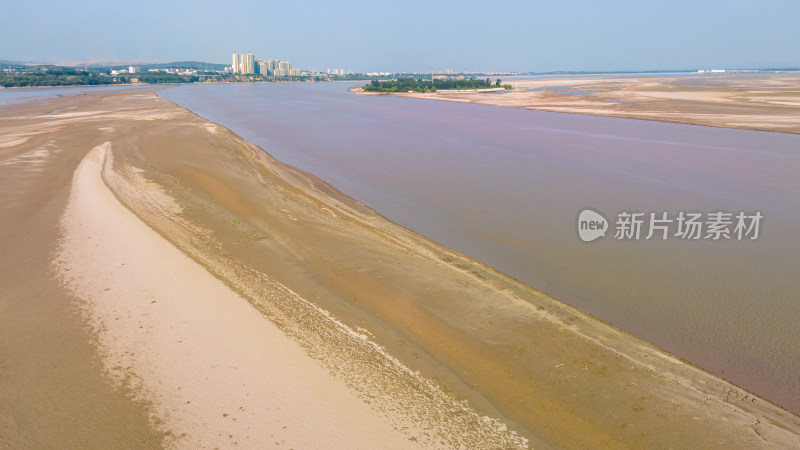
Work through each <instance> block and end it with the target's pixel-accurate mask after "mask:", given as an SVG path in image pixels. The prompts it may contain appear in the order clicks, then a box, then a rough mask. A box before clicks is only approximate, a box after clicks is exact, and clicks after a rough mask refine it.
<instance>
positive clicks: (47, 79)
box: [0, 69, 126, 87]
mask: <svg viewBox="0 0 800 450" xmlns="http://www.w3.org/2000/svg"><path fill="white" fill-rule="evenodd" d="M124 82H126V80H119V79H115V78H110V77H106V76H103V75H101V74H100V73H97V72H86V71H83V70H74V69H54V70H46V71H31V72H19V73H13V74H0V86H4V87H27V86H75V85H79V86H81V85H99V84H112V83H124Z"/></svg>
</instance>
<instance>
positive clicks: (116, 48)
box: [0, 0, 800, 72]
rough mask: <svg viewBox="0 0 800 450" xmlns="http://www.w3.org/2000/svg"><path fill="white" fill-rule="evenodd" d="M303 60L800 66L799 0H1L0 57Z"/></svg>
mask: <svg viewBox="0 0 800 450" xmlns="http://www.w3.org/2000/svg"><path fill="white" fill-rule="evenodd" d="M234 50H239V51H242V50H245V51H252V52H253V53H254V54H255V55H256V56H262V57H277V58H281V59H289V60H291V61H293V62H294V65H295V66H296V67H300V68H302V69H321V70H324V69H327V68H343V69H345V70H353V71H364V72H366V71H430V70H442V69H453V70H456V71H461V70H495V71H526V72H527V71H537V72H540V71H552V70H657V69H696V68H751V67H752V68H757V67H799V66H800V1H797V0H785V1H782V0H775V1H770V0H761V1H747V0H738V1H737V0H730V1H716V2H703V1H699V0H695V1H690V0H672V1H659V2H655V1H648V0H640V1H605V2H601V1H552V2H542V1H532V0H529V1H515V0H510V1H485V0H484V1H473V0H461V1H435V0H429V1H417V0H401V1H379V0H370V1H361V0H355V1H347V2H331V1H317V0H307V1H296V0H283V1H280V2H273V1H247V0H238V1H237V0H228V1H224V0H222V1H221V0H216V1H205V0H193V1H183V0H160V1H154V0H136V1H117V0H107V1H81V0H70V1H64V0H55V1H54V0H41V1H25V0H19V1H12V0H2V5H1V6H0V59H7V60H22V61H32V62H43V61H47V62H58V61H86V60H100V61H108V60H118V61H119V60H124V61H130V60H136V61H153V62H156V61H160V62H168V61H176V60H201V61H209V62H220V63H226V64H230V62H231V61H230V60H231V53H232V52H233V51H234Z"/></svg>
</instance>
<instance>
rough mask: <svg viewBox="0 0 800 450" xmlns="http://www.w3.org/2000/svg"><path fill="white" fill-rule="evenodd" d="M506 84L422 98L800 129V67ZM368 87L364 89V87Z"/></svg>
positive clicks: (716, 124) (537, 79)
mask: <svg viewBox="0 0 800 450" xmlns="http://www.w3.org/2000/svg"><path fill="white" fill-rule="evenodd" d="M507 83H510V84H511V85H512V87H513V88H514V89H513V90H511V91H506V92H490V93H475V92H466V93H465V92H441V93H429V94H414V93H401V94H392V95H401V96H409V97H417V98H427V99H436V100H447V101H456V102H465V103H476V104H482V105H494V106H506V107H513V108H523V109H537V110H542V111H553V112H564V113H573V114H592V115H599V116H612V117H626V118H629V119H645V120H657V121H662V122H676V123H688V124H694V125H707V126H714V127H726V128H741V129H748V130H761V131H777V132H784V133H800V74H798V73H797V72H785V73H777V74H761V75H753V74H746V75H735V74H725V75H720V74H696V75H693V74H688V75H687V74H682V75H672V74H669V75H663V76H648V77H637V76H618V77H615V76H591V75H587V76H574V77H554V78H548V77H546V76H543V77H534V78H530V79H521V80H512V81H508V82H507ZM362 93H363V92H362Z"/></svg>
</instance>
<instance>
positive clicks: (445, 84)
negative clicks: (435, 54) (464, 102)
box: [364, 77, 511, 92]
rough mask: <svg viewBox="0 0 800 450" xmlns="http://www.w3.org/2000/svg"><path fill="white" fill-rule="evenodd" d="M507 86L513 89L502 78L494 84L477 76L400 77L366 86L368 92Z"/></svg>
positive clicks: (373, 81)
mask: <svg viewBox="0 0 800 450" xmlns="http://www.w3.org/2000/svg"><path fill="white" fill-rule="evenodd" d="M499 87H502V88H505V89H511V85H510V84H501V80H500V79H499V78H498V79H497V81H496V82H495V83H494V84H492V81H491V80H490V79H488V78H486V79H485V80H479V79H475V78H471V79H464V80H454V79H439V80H430V81H429V80H422V79H414V78H411V77H408V78H398V79H397V80H390V81H378V80H372V82H371V83H370V84H368V85H366V86H364V90H365V91H367V92H409V91H413V92H436V91H437V90H449V89H489V88H499Z"/></svg>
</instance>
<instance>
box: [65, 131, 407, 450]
mask: <svg viewBox="0 0 800 450" xmlns="http://www.w3.org/2000/svg"><path fill="white" fill-rule="evenodd" d="M108 148H109V143H108V142H106V143H105V144H103V145H101V146H98V147H95V148H94V149H93V150H92V151H91V152H90V153H89V154H88V155H87V156H86V158H85V159H84V160H83V161H82V162H81V163H80V165H79V166H78V168H77V169H76V171H75V177H74V181H73V186H72V189H73V192H72V194H71V196H70V200H69V203H68V206H67V210H66V212H65V214H64V217H63V219H62V220H63V222H62V224H63V229H64V238H63V241H62V250H61V255H60V259H61V261H60V264H61V267H62V269H63V270H65V271H66V273H67V274H68V275H67V277H68V281H67V282H68V283H69V285H70V286H71V287H72V289H74V292H75V294H76V295H77V296H79V297H80V298H83V299H84V301H85V304H84V305H83V309H84V311H85V313H86V314H87V315H88V316H89V317H90V322H91V323H92V324H93V325H94V327H95V329H97V330H98V332H99V343H100V345H101V347H102V349H103V352H104V354H105V359H106V360H105V363H106V366H107V369H108V371H109V372H110V373H112V374H113V375H114V377H115V379H117V380H119V381H120V382H123V381H128V382H130V383H133V384H134V386H136V387H138V388H139V389H140V391H141V395H142V396H144V398H145V399H146V400H147V401H149V402H150V403H151V404H152V407H153V415H154V419H155V420H156V422H157V423H160V424H161V426H162V427H164V428H166V429H167V430H169V431H170V432H171V434H172V439H171V442H168V446H170V447H171V446H179V447H194V448H214V447H229V446H231V445H232V444H239V445H243V446H245V447H259V448H264V447H267V446H279V447H303V448H311V447H316V448H320V447H324V446H329V447H330V446H333V447H341V448H374V447H376V446H381V445H390V446H392V447H395V446H397V447H411V446H412V445H411V444H412V443H411V442H409V441H408V439H407V438H406V437H405V436H403V435H402V434H401V433H399V432H397V431H396V430H393V429H392V428H391V427H390V426H389V425H388V424H386V423H385V422H382V421H381V420H379V419H378V418H377V417H376V416H375V415H374V414H373V413H372V411H371V410H370V409H369V407H368V406H367V405H366V404H365V403H364V402H362V401H361V400H360V399H358V398H357V397H356V396H355V395H353V394H352V393H351V392H350V391H349V390H348V389H347V388H346V387H345V386H344V385H342V384H341V383H338V382H336V381H335V380H333V379H332V378H331V377H330V376H329V375H328V374H327V372H326V371H325V370H324V369H323V368H322V367H320V366H319V365H317V364H315V363H314V361H313V360H311V359H310V358H308V357H307V356H306V354H305V353H304V351H303V350H302V349H301V348H300V347H299V346H298V345H297V344H296V343H295V342H293V341H292V340H291V339H289V338H287V337H286V336H284V335H283V334H282V333H281V332H280V330H278V329H277V328H276V327H275V326H274V325H272V324H271V323H270V322H269V321H266V320H264V319H263V317H261V315H260V314H259V313H258V312H257V311H256V310H255V309H253V308H252V307H251V306H250V305H249V304H248V303H247V302H246V301H245V300H244V299H242V298H241V297H240V296H239V295H238V294H236V293H235V292H233V291H231V290H230V289H229V288H228V287H227V286H225V285H224V284H223V283H222V282H220V281H219V280H217V279H216V278H214V277H213V276H211V275H210V274H208V272H206V271H205V270H204V269H203V268H202V267H200V266H198V265H197V264H196V263H195V262H194V261H192V260H191V259H189V258H188V257H187V256H186V255H184V254H183V253H181V252H180V251H178V250H177V249H176V248H174V247H173V246H172V245H171V244H170V243H168V242H167V241H165V240H164V239H163V238H162V237H161V236H159V235H158V234H157V233H155V232H154V231H152V230H151V229H150V228H148V227H147V226H146V225H145V224H144V223H142V222H141V221H140V220H139V219H138V218H137V217H136V216H134V215H133V214H132V213H131V212H130V211H128V210H127V209H126V208H125V207H124V206H122V205H121V204H120V203H119V201H118V200H117V199H116V198H115V197H114V196H113V194H111V192H110V191H109V190H108V188H107V187H106V186H105V184H104V183H103V181H102V179H101V176H100V173H101V168H102V163H103V160H104V158H105V156H106V154H107V151H108Z"/></svg>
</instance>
